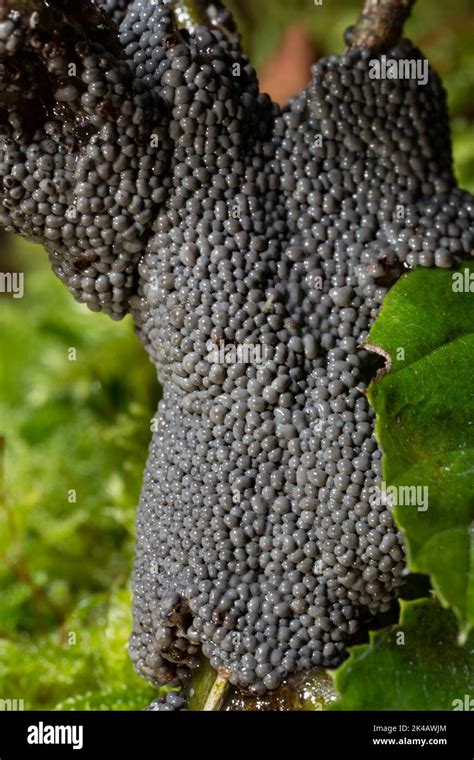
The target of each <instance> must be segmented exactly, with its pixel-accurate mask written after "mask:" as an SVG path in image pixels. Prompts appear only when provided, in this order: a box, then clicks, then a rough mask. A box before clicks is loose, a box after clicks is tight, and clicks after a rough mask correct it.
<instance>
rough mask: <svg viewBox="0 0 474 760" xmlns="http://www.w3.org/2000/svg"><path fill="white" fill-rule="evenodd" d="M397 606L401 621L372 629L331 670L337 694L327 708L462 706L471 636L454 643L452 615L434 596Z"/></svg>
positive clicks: (471, 676)
mask: <svg viewBox="0 0 474 760" xmlns="http://www.w3.org/2000/svg"><path fill="white" fill-rule="evenodd" d="M400 605H401V619H400V624H399V625H397V626H392V627H391V628H388V629H385V630H382V631H375V632H371V633H370V643H369V644H362V645H360V646H356V647H353V648H352V649H351V650H350V657H349V659H348V660H346V662H345V663H344V664H343V665H342V666H341V667H340V668H339V669H338V670H337V671H335V674H334V685H335V687H336V689H337V690H338V691H339V693H340V694H341V695H342V696H341V699H340V700H339V701H338V702H336V703H335V704H334V705H332V706H331V707H330V708H329V709H331V710H453V709H457V710H459V709H464V707H463V706H462V705H465V700H466V695H467V696H468V699H469V695H470V694H472V693H473V688H474V671H473V664H472V663H473V656H474V636H473V635H471V636H470V638H469V639H468V640H467V641H466V645H465V646H463V647H462V646H459V645H458V644H457V641H456V634H457V622H456V618H455V616H454V615H453V613H452V612H451V611H450V610H445V609H443V608H442V607H440V606H439V604H438V603H437V602H436V601H434V600H431V599H417V600H416V601H413V602H404V601H401V602H400Z"/></svg>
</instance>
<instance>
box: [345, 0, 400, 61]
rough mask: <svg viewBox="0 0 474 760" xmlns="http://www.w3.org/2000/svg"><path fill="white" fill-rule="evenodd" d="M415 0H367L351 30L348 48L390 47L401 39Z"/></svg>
mask: <svg viewBox="0 0 474 760" xmlns="http://www.w3.org/2000/svg"><path fill="white" fill-rule="evenodd" d="M414 4H415V0H365V5H364V9H363V11H362V13H361V15H360V16H359V19H358V21H357V23H356V24H355V26H354V27H353V28H352V29H351V30H350V34H349V39H348V48H349V50H353V49H354V48H379V49H380V48H381V49H389V48H391V47H393V46H394V45H396V44H397V42H398V41H399V39H400V37H401V35H402V32H403V26H404V24H405V21H406V20H407V19H408V17H409V16H410V13H411V9H412V7H413V6H414Z"/></svg>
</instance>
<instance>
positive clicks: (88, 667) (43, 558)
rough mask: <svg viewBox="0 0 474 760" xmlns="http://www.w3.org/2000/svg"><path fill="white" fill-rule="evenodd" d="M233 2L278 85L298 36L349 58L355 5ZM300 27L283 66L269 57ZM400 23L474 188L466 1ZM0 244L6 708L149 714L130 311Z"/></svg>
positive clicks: (150, 399) (0, 679)
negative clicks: (439, 82) (141, 669)
mask: <svg viewBox="0 0 474 760" xmlns="http://www.w3.org/2000/svg"><path fill="white" fill-rule="evenodd" d="M228 5H229V7H230V8H231V9H232V10H233V11H234V12H235V15H236V16H237V18H238V19H239V21H240V25H241V29H242V30H243V35H244V42H245V46H246V49H247V50H248V52H249V53H250V56H251V59H252V61H253V62H254V64H255V65H256V66H257V68H258V69H259V71H262V72H264V82H265V85H266V88H267V89H270V90H271V91H272V94H274V93H275V94H276V93H278V92H279V91H281V84H282V83H281V82H279V81H278V77H279V76H280V72H281V71H282V70H286V69H287V68H288V61H289V62H290V65H291V61H292V60H293V62H294V63H296V62H297V60H298V56H300V55H301V52H300V46H299V45H298V44H295V42H294V41H295V39H296V40H298V35H300V37H301V39H302V40H304V41H305V46H306V55H308V46H309V50H310V55H312V56H313V57H318V56H320V55H326V54H331V53H335V52H336V53H337V52H340V51H342V49H343V42H342V35H343V32H344V29H345V28H346V27H347V26H348V25H349V24H351V23H353V22H354V20H355V19H356V17H357V14H358V12H359V10H360V7H361V3H360V2H353V1H351V2H349V1H348V0H324V2H323V5H322V6H317V5H315V3H314V2H313V0H245V1H244V0H240V2H232V3H231V2H229V3H228ZM295 24H296V25H297V29H296V32H295V34H296V37H295V36H294V35H293V37H290V38H287V41H286V44H285V45H284V46H283V47H284V48H285V55H286V61H285V60H284V59H283V58H282V56H283V51H281V55H280V58H279V59H277V58H275V55H276V51H277V50H278V49H281V45H282V37H283V35H284V32H285V30H288V28H289V27H290V26H294V25H295ZM406 33H407V36H410V37H411V38H412V39H413V40H414V42H415V43H416V44H418V45H419V46H420V47H421V48H422V50H423V51H424V53H425V54H426V55H427V56H428V57H429V59H430V61H431V63H432V65H433V66H434V67H435V68H436V69H437V70H438V72H439V73H440V74H441V76H442V77H443V80H444V83H445V86H446V88H447V90H448V95H449V105H450V112H451V119H452V128H453V147H454V157H455V167H456V174H457V176H458V179H459V181H460V184H461V185H462V186H464V187H466V188H468V189H470V190H471V191H474V151H473V122H474V98H473V92H474V44H473V43H474V14H473V11H472V0H451V2H450V3H449V4H445V3H439V2H428V0H421V1H420V2H418V3H417V5H416V6H415V11H414V15H413V18H412V19H411V20H410V22H409V23H408V25H407V28H406ZM292 44H293V45H294V50H293V49H292V47H291V45H292ZM301 47H304V46H303V45H302V46H301ZM311 48H312V52H311ZM288 55H289V56H290V57H289V58H288ZM272 57H273V59H272ZM269 60H270V61H271V64H270V65H269ZM304 65H305V64H304V62H303V63H301V61H300V68H301V66H303V69H304ZM296 68H298V67H297V66H296ZM269 71H270V72H273V80H272V77H271V75H269ZM300 75H301V74H300ZM295 76H296V74H295ZM279 88H280V89H279ZM0 245H1V249H0V256H1V262H0V269H1V271H3V272H5V271H8V269H9V268H10V269H11V271H15V272H25V297H24V299H22V300H15V299H13V298H11V297H10V296H5V295H3V294H2V295H0V299H1V300H0V356H1V365H0V436H1V437H2V438H1V439H0V492H1V491H2V490H3V494H0V496H1V498H0V705H1V704H2V702H1V700H8V699H12V700H23V706H24V708H25V709H56V708H62V709H141V708H143V707H144V706H145V705H147V704H148V703H149V702H150V701H151V700H152V699H153V698H154V697H156V695H157V693H158V692H157V690H156V689H153V688H152V687H151V686H148V685H147V684H144V683H143V682H142V681H141V680H140V679H139V678H138V677H137V676H136V675H135V674H134V673H133V670H132V668H131V665H130V664H129V661H128V656H127V651H126V645H127V639H128V635H129V632H130V628H131V619H130V611H129V610H130V590H129V577H130V571H131V565H132V561H133V541H134V517H135V507H136V503H137V500H138V495H139V490H140V482H141V476H142V471H143V467H144V464H145V459H146V453H147V446H148V442H149V438H150V419H151V417H152V415H153V413H154V411H155V409H156V404H157V401H158V398H159V388H158V386H157V383H156V378H155V374H154V370H153V368H152V367H151V365H150V364H149V363H148V360H147V358H146V356H145V354H144V352H143V350H142V349H141V346H140V344H139V343H138V341H137V339H136V338H135V336H134V334H133V327H132V324H131V321H130V319H129V318H127V319H126V320H124V321H123V322H121V323H119V324H117V323H113V322H112V321H111V320H110V319H109V318H108V317H106V316H104V315H96V314H92V313H90V312H89V311H88V310H87V309H86V308H85V307H81V306H79V305H78V304H76V303H75V302H74V301H73V299H72V298H71V297H70V296H69V294H68V293H67V291H66V289H65V288H64V287H63V286H62V285H61V284H60V283H59V282H58V281H57V280H56V279H55V278H54V277H53V275H51V273H50V270H49V265H48V262H47V258H46V256H45V254H43V253H42V251H41V250H40V249H39V248H37V247H36V246H33V245H30V244H27V243H25V242H24V241H21V240H18V239H13V238H12V237H6V236H4V237H2V238H1V240H0ZM71 348H72V349H75V352H76V360H75V361H70V360H69V359H70V352H69V350H70V349H71ZM2 444H3V445H2ZM21 704H22V703H21V702H20V705H21ZM0 709H1V707H0Z"/></svg>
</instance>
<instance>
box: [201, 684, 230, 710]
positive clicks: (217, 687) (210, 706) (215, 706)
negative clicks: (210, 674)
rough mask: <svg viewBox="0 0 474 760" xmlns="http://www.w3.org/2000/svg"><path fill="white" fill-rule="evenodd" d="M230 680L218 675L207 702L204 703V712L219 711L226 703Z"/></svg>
mask: <svg viewBox="0 0 474 760" xmlns="http://www.w3.org/2000/svg"><path fill="white" fill-rule="evenodd" d="M228 686H229V681H228V680H227V678H224V677H223V676H219V675H218V676H217V677H216V680H215V681H214V684H213V686H212V689H211V691H210V692H209V694H208V696H207V699H206V702H205V704H204V707H203V708H202V709H203V712H211V711H218V710H220V709H221V707H222V705H223V704H224V699H225V696H226V694H227V688H228Z"/></svg>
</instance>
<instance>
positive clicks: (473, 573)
mask: <svg viewBox="0 0 474 760" xmlns="http://www.w3.org/2000/svg"><path fill="white" fill-rule="evenodd" d="M459 278H460V279H459ZM470 278H472V280H474V264H473V263H469V264H463V265H462V267H461V268H460V270H458V272H452V271H444V270H422V269H419V270H417V271H415V272H413V273H411V274H409V275H407V276H405V277H403V278H402V279H401V280H400V281H399V282H398V283H397V284H396V285H395V286H394V288H393V289H392V290H391V291H390V292H389V294H388V295H387V297H386V299H385V303H384V306H383V308H382V311H381V313H380V316H379V318H378V319H377V321H376V322H375V324H374V326H373V328H372V330H371V332H370V335H369V338H368V340H367V344H366V345H367V347H369V348H372V349H373V350H375V351H377V352H378V353H381V354H382V355H384V356H385V357H386V359H387V367H386V370H388V371H387V372H386V374H385V375H384V376H383V377H382V379H381V380H379V381H378V382H377V381H375V382H373V383H372V384H371V385H370V387H369V391H368V396H369V400H370V402H371V404H372V406H373V408H374V409H375V412H376V414H377V422H376V428H375V429H376V435H377V439H378V441H379V443H380V444H381V446H382V449H383V451H384V459H383V475H384V481H385V483H386V486H387V487H388V488H389V489H396V491H395V490H393V491H392V493H393V494H394V495H395V503H398V506H397V507H396V508H395V510H394V515H395V519H396V521H397V524H398V525H399V526H400V527H401V528H402V529H403V531H404V533H405V539H406V547H407V561H408V567H409V570H410V571H412V572H419V573H427V574H430V575H431V580H432V583H433V587H434V589H435V591H436V592H437V594H438V596H439V599H440V600H441V602H442V603H443V604H444V605H445V606H451V607H452V608H453V610H454V612H455V613H456V616H457V618H458V621H459V625H460V631H461V634H460V635H461V639H465V638H466V636H467V635H468V633H469V630H470V628H471V627H472V625H474V493H473V488H472V476H473V473H474V393H473V386H472V364H473V359H474V332H473V329H474V296H473V292H474V282H472V283H471V281H470ZM458 286H460V287H461V288H464V289H463V290H462V289H461V290H460V292H457V288H458ZM470 287H472V289H473V292H471V291H470ZM407 489H409V490H407ZM415 489H417V490H415ZM402 500H404V502H405V503H404V504H402V503H401V502H402ZM407 502H409V503H407ZM414 502H415V503H414Z"/></svg>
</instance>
